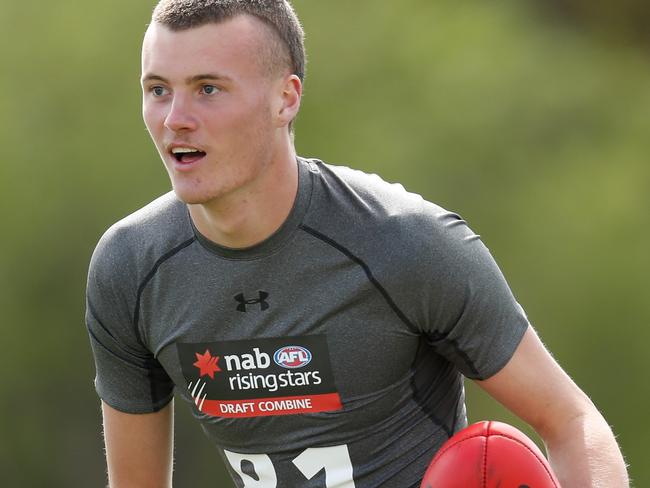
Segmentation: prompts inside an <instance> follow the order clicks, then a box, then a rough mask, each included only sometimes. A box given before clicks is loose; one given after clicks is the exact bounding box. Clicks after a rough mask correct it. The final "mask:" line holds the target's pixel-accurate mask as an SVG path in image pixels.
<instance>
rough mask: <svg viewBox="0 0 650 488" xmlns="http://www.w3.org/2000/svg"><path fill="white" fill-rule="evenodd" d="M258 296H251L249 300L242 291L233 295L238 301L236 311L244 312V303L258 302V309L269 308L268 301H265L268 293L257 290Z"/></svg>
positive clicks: (253, 303) (252, 303) (254, 303)
mask: <svg viewBox="0 0 650 488" xmlns="http://www.w3.org/2000/svg"><path fill="white" fill-rule="evenodd" d="M257 293H258V294H259V298H252V299H250V300H246V298H245V297H244V294H243V293H238V294H237V295H235V297H234V298H235V300H237V302H239V305H237V311H239V312H245V311H246V305H256V304H258V303H259V304H260V309H261V310H266V309H267V308H269V302H267V301H266V299H267V298H268V297H269V294H268V293H267V292H265V291H261V290H260V291H258V292H257Z"/></svg>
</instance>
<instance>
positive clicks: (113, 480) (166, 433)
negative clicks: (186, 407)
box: [102, 400, 174, 488]
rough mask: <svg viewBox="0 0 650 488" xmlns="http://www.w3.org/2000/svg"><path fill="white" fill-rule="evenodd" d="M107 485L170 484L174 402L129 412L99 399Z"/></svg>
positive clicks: (153, 487) (158, 487) (144, 487)
mask: <svg viewBox="0 0 650 488" xmlns="http://www.w3.org/2000/svg"><path fill="white" fill-rule="evenodd" d="M102 413H103V416H104V441H105V443H106V462H107V464H108V482H109V487H110V488H169V487H171V486H172V465H173V443H174V401H173V400H172V401H171V402H170V403H169V404H168V405H167V406H166V407H165V408H163V409H162V410H160V411H158V412H156V413H145V414H129V413H123V412H120V411H119V410H115V409H114V408H112V407H110V406H109V405H107V404H106V403H105V402H102Z"/></svg>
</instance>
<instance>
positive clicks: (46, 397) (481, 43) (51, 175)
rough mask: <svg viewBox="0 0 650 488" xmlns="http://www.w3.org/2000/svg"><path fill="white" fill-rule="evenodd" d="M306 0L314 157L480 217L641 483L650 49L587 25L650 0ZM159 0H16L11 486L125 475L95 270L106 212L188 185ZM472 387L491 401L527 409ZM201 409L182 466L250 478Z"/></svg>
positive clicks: (1, 28) (6, 342)
mask: <svg viewBox="0 0 650 488" xmlns="http://www.w3.org/2000/svg"><path fill="white" fill-rule="evenodd" d="M294 3H295V7H296V9H297V11H298V13H299V15H300V16H301V19H302V21H303V23H304V25H305V28H306V31H307V35H308V38H307V48H308V52H309V59H310V63H309V65H308V76H307V84H306V89H305V96H304V100H303V107H302V110H301V115H300V117H299V120H298V122H297V126H296V128H297V134H296V143H297V146H298V150H299V152H300V153H301V154H302V155H304V156H316V157H319V158H321V159H324V160H326V161H328V162H332V163H341V164H350V165H351V166H354V167H357V168H360V169H364V170H366V171H371V172H377V173H379V174H381V175H382V176H383V177H384V178H386V179H388V180H391V181H400V182H402V183H404V185H405V186H406V187H407V188H409V189H411V190H412V191H416V192H419V193H421V194H423V195H424V196H425V197H426V198H428V199H430V200H432V201H435V202H437V203H439V204H441V205H443V206H445V207H447V208H450V209H453V210H456V211H458V212H460V213H461V214H462V215H463V216H464V217H465V218H466V219H467V220H468V221H469V222H470V224H471V225H472V227H473V228H474V229H475V230H476V231H477V232H479V233H481V234H482V235H483V239H484V241H485V242H486V244H487V245H488V246H489V247H490V248H491V250H492V252H493V253H494V255H495V257H496V259H497V261H498V262H499V263H500V265H501V267H502V269H503V270H504V273H505V274H506V276H507V277H508V279H509V281H510V283H511V285H512V287H513V290H514V292H515V294H516V295H517V297H518V299H519V300H520V302H521V303H522V304H523V305H524V307H525V308H526V310H527V311H528V314H529V316H530V318H531V320H532V321H533V323H534V324H535V325H536V326H537V328H538V330H539V331H540V334H541V335H542V337H543V339H544V340H545V341H546V343H547V344H548V345H549V347H550V349H551V350H552V351H553V353H554V355H555V356H556V358H557V359H558V360H559V362H560V363H561V364H562V365H563V366H564V367H565V369H566V370H567V371H568V372H569V373H570V374H571V376H572V377H573V378H574V379H575V380H576V381H577V382H578V383H579V384H580V385H581V386H582V387H583V388H584V389H585V390H586V391H587V392H588V393H589V395H590V396H591V397H592V399H593V400H594V402H595V403H596V404H597V405H598V406H599V407H600V409H601V410H602V411H603V413H604V414H605V416H606V417H607V419H608V421H609V422H610V423H611V424H612V425H613V426H614V430H615V432H616V433H617V434H618V437H619V441H620V443H621V445H622V447H623V450H624V453H625V455H626V457H627V459H628V462H629V463H630V464H631V467H630V472H631V474H632V477H633V478H634V480H635V482H636V485H637V486H646V485H650V468H649V467H648V465H647V463H646V462H645V453H646V451H645V448H646V446H647V444H648V442H649V441H650V438H649V437H650V436H649V435H648V434H649V429H648V427H647V426H645V424H643V423H642V422H640V421H639V418H638V417H639V416H638V415H636V414H637V411H638V410H639V409H641V411H644V405H646V404H647V403H648V401H649V400H650V386H649V385H650V383H649V382H648V380H647V375H648V368H649V367H650V360H649V359H648V354H647V352H646V345H647V343H648V342H649V341H650V332H649V331H650V329H649V328H648V323H649V319H650V300H648V285H647V276H648V273H649V272H650V262H649V261H650V259H649V258H648V249H649V248H650V226H648V210H649V208H650V167H649V165H648V161H647V155H648V154H650V138H649V137H648V130H649V129H650V122H648V113H650V112H649V109H650V91H649V90H648V86H650V65H649V64H648V59H647V57H648V54H647V51H644V47H643V42H641V43H639V46H638V47H636V46H635V45H634V42H633V41H634V40H635V39H637V40H641V41H642V37H643V36H640V37H639V36H636V35H634V34H630V35H625V36H623V35H622V34H621V36H623V37H617V38H616V39H619V38H620V39H622V38H625V39H630V42H624V43H622V42H618V41H616V40H614V37H611V36H609V35H605V36H601V35H600V34H599V30H598V29H597V28H594V29H584V28H582V27H581V25H583V24H581V22H583V23H584V25H590V26H597V25H602V26H605V27H607V28H608V29H609V28H611V32H614V31H616V32H630V33H634V32H635V29H637V30H638V28H637V27H630V28H629V29H630V30H629V31H624V30H623V29H619V28H618V27H617V26H618V25H619V23H621V25H622V21H620V22H619V21H618V20H617V19H618V18H619V17H620V18H623V17H625V18H628V19H632V23H631V24H629V25H636V24H634V22H636V21H637V20H639V19H640V18H641V17H642V15H641V14H640V13H639V12H640V11H643V13H644V14H647V9H646V10H644V9H643V4H642V3H641V1H640V0H639V1H637V2H633V1H632V0H626V1H623V2H617V3H615V4H612V3H611V2H610V3H607V2H595V1H594V2H586V1H580V0H575V1H573V2H569V1H568V0H567V1H566V2H564V1H560V0H555V1H554V2H548V3H549V4H548V5H547V6H546V7H545V8H544V9H543V10H544V14H543V15H540V8H539V6H538V4H536V3H535V2H533V1H530V2H521V1H514V0H513V1H504V2H482V1H479V0H464V1H462V2H458V1H454V0H441V1H437V2H431V1H429V0H404V1H402V2H377V1H370V0H357V1H355V2H349V1H344V0H328V1H319V2H316V1H308V0H295V2H294ZM569 4H570V5H571V7H570V8H569ZM152 7H153V3H149V2H132V1H127V0H114V1H113V2H100V3H93V4H88V3H82V2H79V1H74V0H60V1H59V2H37V1H36V0H23V1H21V2H8V1H7V0H4V1H3V2H2V5H1V6H0V32H1V33H0V56H1V59H2V60H3V63H2V67H1V68H0V107H1V108H2V110H0V143H2V147H3V149H4V151H3V158H2V162H1V163H0V202H1V204H0V209H1V212H2V214H1V217H2V222H3V227H4V229H3V236H4V238H3V239H2V241H1V244H0V246H2V247H1V249H0V250H1V252H0V271H1V272H0V305H1V306H2V322H1V324H0V331H1V333H2V345H3V353H2V354H1V355H0V387H2V390H3V391H4V392H5V393H4V395H3V399H2V403H0V418H1V419H2V420H1V421H0V472H2V473H3V485H4V486H11V487H14V486H16V487H40V486H47V487H87V486H101V485H102V483H103V480H104V474H103V473H104V470H105V468H104V460H103V454H102V443H101V428H100V414H99V408H98V405H99V402H98V400H97V398H96V396H95V394H94V391H93V388H92V378H93V374H94V372H93V365H92V358H91V355H90V351H89V347H88V343H87V337H86V332H85V330H84V326H83V307H84V285H85V273H86V268H87V264H88V259H89V257H90V254H91V252H92V249H93V247H94V244H95V242H96V241H97V239H98V238H99V236H100V235H101V233H102V232H103V231H104V229H105V228H106V227H108V226H109V225H110V224H111V223H112V222H114V221H116V220H117V219H119V218H121V217H122V216H124V215H126V214H128V213H129V212H131V211H132V210H134V209H136V208H138V207H140V206H142V205H144V204H145V203H147V202H148V201H149V200H151V199H152V198H153V197H155V196H156V195H158V194H160V193H163V192H165V191H167V189H168V187H169V183H168V181H167V178H166V175H165V172H164V170H163V169H162V167H161V165H160V163H159V161H158V157H157V155H156V153H155V150H154V148H153V145H152V144H151V142H150V141H149V140H148V136H147V134H146V131H145V129H144V125H143V123H142V121H141V118H140V99H139V97H140V93H139V84H138V76H139V46H140V42H141V38H142V34H143V32H144V29H145V25H146V23H147V22H148V18H149V13H150V10H151V8H152ZM551 8H556V9H555V10H554V11H555V12H557V14H556V15H555V16H550V15H547V13H548V12H549V11H550V10H549V9H551ZM639 9H640V10H639ZM558 18H561V19H576V20H577V21H578V22H576V23H572V22H565V21H562V22H557V21H556V20H553V19H558ZM645 18H646V19H647V16H646V17H645ZM592 19H601V20H598V21H596V20H592ZM610 24H611V25H610ZM603 28H604V27H603ZM640 30H641V31H643V32H644V33H645V31H644V30H643V29H640ZM644 35H645V34H644ZM468 388H469V413H470V420H472V421H474V420H479V419H482V418H495V419H503V420H507V421H510V422H512V423H515V424H516V425H518V426H520V427H521V423H520V422H519V421H517V420H516V419H513V418H512V416H510V415H509V414H507V413H506V412H504V411H503V409H501V408H500V407H498V406H497V405H495V404H494V402H492V401H491V400H489V399H487V398H486V397H485V395H483V394H481V393H480V392H478V391H476V389H475V388H474V387H473V386H472V385H468ZM177 412H178V423H179V426H178V429H177V436H178V439H177V450H176V452H177V474H176V485H177V486H179V487H184V486H193V485H197V484H199V483H210V486H228V483H227V482H225V481H223V478H222V476H223V474H222V471H221V470H222V467H221V461H219V460H218V456H217V453H216V451H215V450H214V448H213V447H212V446H211V445H210V444H209V443H208V442H207V440H206V439H204V438H203V437H202V434H201V433H200V429H199V428H198V426H197V425H195V424H194V423H192V422H191V420H190V419H189V416H188V409H187V407H186V406H185V405H182V404H180V403H179V404H178V405H177ZM529 432H530V431H529Z"/></svg>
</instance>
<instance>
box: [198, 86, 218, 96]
mask: <svg viewBox="0 0 650 488" xmlns="http://www.w3.org/2000/svg"><path fill="white" fill-rule="evenodd" d="M201 91H202V92H203V93H204V94H206V95H214V94H215V93H217V92H218V91H219V88H217V87H216V86H214V85H203V86H202V87H201Z"/></svg>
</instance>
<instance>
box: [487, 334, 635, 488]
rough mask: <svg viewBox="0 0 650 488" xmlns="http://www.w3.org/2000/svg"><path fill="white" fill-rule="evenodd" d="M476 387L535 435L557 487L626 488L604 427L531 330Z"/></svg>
mask: <svg viewBox="0 0 650 488" xmlns="http://www.w3.org/2000/svg"><path fill="white" fill-rule="evenodd" d="M476 383H477V384H478V385H479V386H481V387H482V388H483V389H484V390H485V391H487V392H488V393H489V394H490V395H491V396H492V397H494V398H495V399H496V400H497V401H499V402H500V403H502V404H503V405H504V406H505V407H506V408H508V409H509V410H510V411H512V412H513V413H514V414H516V415H517V416H519V417H520V418H521V419H522V420H524V421H525V422H527V423H528V424H530V425H531V426H532V427H533V428H534V429H535V431H536V432H537V433H538V434H539V435H540V437H541V438H542V439H543V440H544V442H545V444H546V448H547V450H548V456H549V461H550V463H551V466H552V467H553V470H554V471H555V474H556V475H557V477H558V479H559V481H560V483H561V484H562V488H586V487H594V488H595V487H598V488H624V487H625V488H626V487H628V486H629V480H628V476H627V471H626V467H625V462H624V460H623V456H622V454H621V451H620V450H619V448H618V445H617V443H616V440H615V438H614V434H613V433H612V431H611V429H610V428H609V425H608V424H607V422H606V421H605V419H604V418H603V416H602V415H601V414H600V412H599V411H598V410H597V409H596V407H595V406H594V404H593V403H592V402H591V400H589V398H588V397H587V396H586V395H585V394H584V393H583V392H582V391H581V390H580V388H578V386H576V384H575V383H574V382H573V381H572V380H571V378H569V376H568V375H567V374H566V373H565V372H564V371H563V370H562V368H560V366H559V365H558V364H557V363H556V362H555V360H554V359H553V358H552V357H551V355H550V354H549V352H548V351H547V350H546V348H545V347H544V345H543V344H542V342H541V341H540V340H539V338H538V337H537V334H536V333H535V331H534V330H533V329H532V327H529V328H528V330H527V331H526V333H525V335H524V337H523V339H522V341H521V343H520V344H519V346H518V348H517V350H516V352H515V354H514V356H513V357H512V358H511V359H510V361H509V362H508V364H507V365H506V366H505V367H504V368H503V369H502V370H501V371H499V372H498V373H497V374H495V375H494V376H492V377H491V378H488V379H487V380H484V381H477V382H476Z"/></svg>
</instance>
